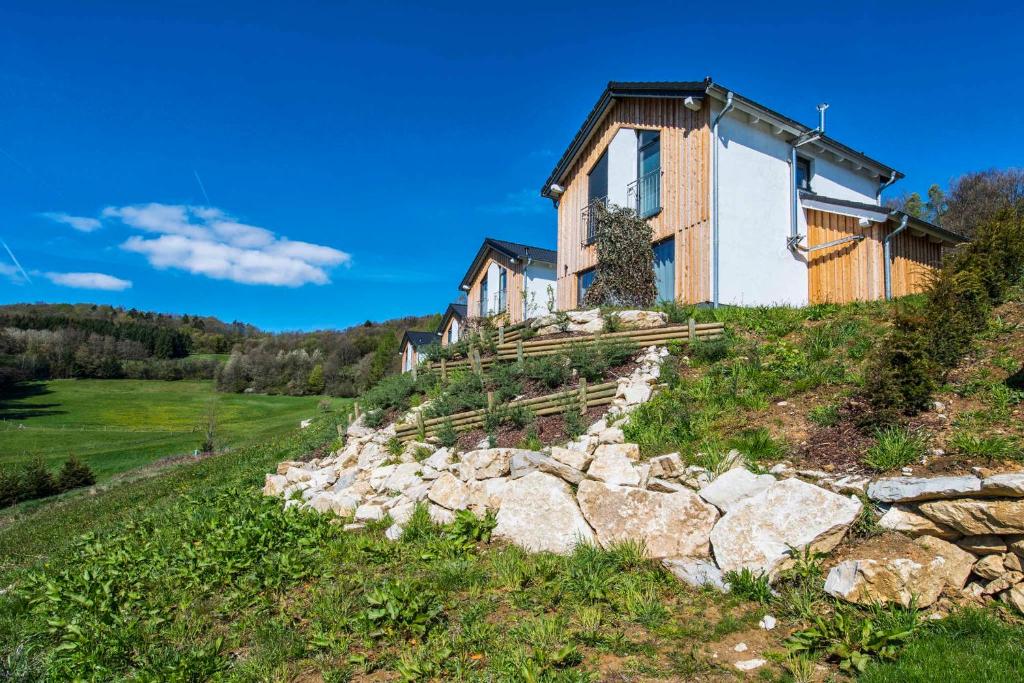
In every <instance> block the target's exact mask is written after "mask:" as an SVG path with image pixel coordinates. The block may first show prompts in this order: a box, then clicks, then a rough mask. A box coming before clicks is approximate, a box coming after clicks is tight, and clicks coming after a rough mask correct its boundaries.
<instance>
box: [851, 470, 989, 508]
mask: <svg viewBox="0 0 1024 683" xmlns="http://www.w3.org/2000/svg"><path fill="white" fill-rule="evenodd" d="M980 490H981V479H978V478H977V477H975V476H964V477H893V478H891V479H879V480H878V481H875V482H872V483H871V484H870V485H869V486H868V497H869V498H871V500H877V501H878V502H880V503H910V502H914V501H922V500H940V499H945V498H957V497H960V496H966V495H970V494H972V493H977V492H978V491H980Z"/></svg>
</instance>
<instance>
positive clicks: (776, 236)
mask: <svg viewBox="0 0 1024 683" xmlns="http://www.w3.org/2000/svg"><path fill="white" fill-rule="evenodd" d="M716 104H717V103H716ZM720 110H721V106H720V105H718V106H717V107H715V108H713V110H712V112H713V113H712V116H717V114H718V111H720ZM719 137H720V138H721V139H720V141H719V142H718V145H719V148H718V164H719V168H718V183H719V193H720V194H719V198H718V211H719V216H718V227H719V262H718V263H719V276H718V286H719V301H720V302H721V303H723V304H734V305H742V306H756V305H768V304H790V305H793V306H802V305H805V304H806V303H807V265H806V262H805V261H804V260H803V259H802V258H799V257H796V256H794V255H793V254H792V253H791V252H790V251H789V249H787V248H786V238H787V237H788V236H789V225H790V224H789V215H790V177H789V150H790V147H789V144H788V143H787V142H786V140H785V139H783V138H782V137H780V136H777V135H773V134H772V133H771V131H770V130H768V128H767V127H765V126H764V124H761V125H760V126H752V125H750V124H749V123H748V122H747V115H746V114H744V113H739V114H736V113H730V114H727V115H726V117H725V119H723V120H722V122H721V124H719ZM712 142H714V141H712Z"/></svg>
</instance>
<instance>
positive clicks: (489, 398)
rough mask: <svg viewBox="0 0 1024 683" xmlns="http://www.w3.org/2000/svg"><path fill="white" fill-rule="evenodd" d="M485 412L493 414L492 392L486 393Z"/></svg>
mask: <svg viewBox="0 0 1024 683" xmlns="http://www.w3.org/2000/svg"><path fill="white" fill-rule="evenodd" d="M487 412H489V413H493V412H494V392H493V391H488V392H487Z"/></svg>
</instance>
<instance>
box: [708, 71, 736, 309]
mask: <svg viewBox="0 0 1024 683" xmlns="http://www.w3.org/2000/svg"><path fill="white" fill-rule="evenodd" d="M733 97H734V95H733V92H732V91H731V90H730V91H729V92H728V93H727V94H726V96H725V106H724V107H723V108H722V111H720V112H718V116H716V117H715V120H714V123H712V124H711V142H712V147H711V151H712V157H713V158H712V160H711V168H712V173H713V175H714V177H713V178H712V180H711V188H712V192H714V197H713V198H712V217H711V263H712V265H711V302H712V306H714V307H715V308H718V195H719V191H718V124H719V123H721V121H722V119H723V118H724V117H725V115H726V114H728V113H729V112H730V111H731V110H732V108H733V107H734V106H736V105H735V102H734V101H733Z"/></svg>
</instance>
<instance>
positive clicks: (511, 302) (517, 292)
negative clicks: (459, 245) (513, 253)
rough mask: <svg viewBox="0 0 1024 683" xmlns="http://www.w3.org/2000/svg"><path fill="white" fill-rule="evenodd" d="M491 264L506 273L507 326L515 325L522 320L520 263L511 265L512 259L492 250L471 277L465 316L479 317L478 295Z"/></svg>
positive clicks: (521, 274)
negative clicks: (496, 265) (494, 264)
mask: <svg viewBox="0 0 1024 683" xmlns="http://www.w3.org/2000/svg"><path fill="white" fill-rule="evenodd" d="M491 263H496V264H498V266H500V267H502V268H504V269H505V270H507V271H508V275H507V276H506V283H505V287H506V300H507V302H508V303H507V306H506V311H507V312H508V321H507V322H508V324H510V325H511V324H515V323H518V322H522V319H523V282H524V280H523V272H522V263H520V262H515V263H513V261H512V259H510V258H509V257H507V256H505V255H504V254H499V253H497V252H495V251H493V250H491V251H490V252H489V253H488V256H487V258H485V259H484V260H483V263H482V265H481V266H480V270H478V271H477V272H476V273H475V274H474V276H473V283H472V285H470V288H469V292H468V293H467V308H466V315H467V316H468V317H470V318H478V317H480V293H481V289H482V285H483V281H484V280H485V279H486V278H487V269H488V268H489V267H490V265H491ZM496 293H497V292H488V296H489V297H493V296H494V295H495V294H496Z"/></svg>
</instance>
